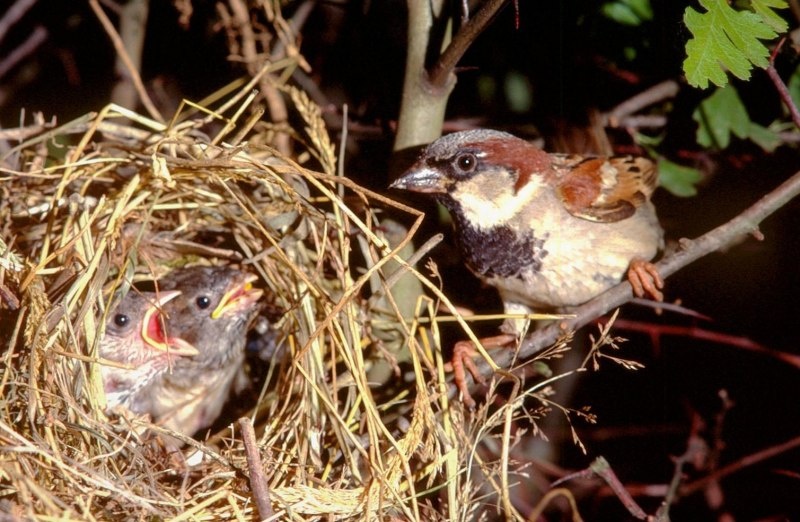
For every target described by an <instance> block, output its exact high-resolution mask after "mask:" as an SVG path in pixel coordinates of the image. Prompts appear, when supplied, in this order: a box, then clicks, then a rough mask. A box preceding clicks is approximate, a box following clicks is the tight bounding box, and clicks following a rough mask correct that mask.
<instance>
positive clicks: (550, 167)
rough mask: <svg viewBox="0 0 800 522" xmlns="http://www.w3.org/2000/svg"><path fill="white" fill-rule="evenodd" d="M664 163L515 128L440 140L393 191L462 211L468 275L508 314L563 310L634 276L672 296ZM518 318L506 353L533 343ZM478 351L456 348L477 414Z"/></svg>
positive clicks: (651, 290)
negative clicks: (543, 144) (659, 213)
mask: <svg viewBox="0 0 800 522" xmlns="http://www.w3.org/2000/svg"><path fill="white" fill-rule="evenodd" d="M657 181H658V175H657V172H656V169H655V165H654V164H653V163H652V162H651V161H650V160H647V159H645V158H640V157H633V156H614V157H586V156H578V155H565V154H549V153H547V152H544V151H542V150H541V149H539V148H536V147H534V146H533V145H531V144H529V143H528V142H526V141H524V140H521V139H519V138H517V137H515V136H512V135H511V134H507V133H505V132H500V131H495V130H488V129H479V130H471V131H464V132H457V133H454V134H450V135H447V136H444V137H442V138H440V139H438V140H436V141H435V142H433V143H432V144H430V145H429V146H428V147H427V148H426V149H425V150H424V151H423V153H422V155H421V156H420V158H419V160H418V161H417V162H416V163H415V164H414V165H413V166H412V167H411V168H410V169H409V171H408V172H406V173H405V174H404V175H403V176H402V177H401V178H399V179H398V180H396V181H395V182H394V183H392V185H391V187H392V188H399V189H404V190H410V191H414V192H422V193H428V194H432V195H433V196H434V197H435V198H436V200H437V201H439V202H440V203H441V204H442V205H444V206H445V207H446V208H447V209H448V210H449V211H450V213H451V214H452V216H453V220H454V222H455V229H456V241H457V244H458V247H459V250H460V252H461V254H462V256H463V257H464V260H465V261H466V264H467V266H468V267H469V269H470V270H471V271H472V272H473V273H474V274H475V275H476V276H478V277H479V278H480V279H481V280H482V281H483V282H485V283H486V284H488V285H490V286H493V287H495V288H496V289H497V290H498V292H499V293H500V297H501V299H502V301H503V305H504V309H505V312H506V313H507V314H530V313H531V312H532V311H533V310H537V311H538V312H546V311H563V310H565V309H568V308H569V307H573V306H577V305H580V304H583V303H585V302H586V301H588V300H590V299H592V298H593V297H595V296H597V295H599V294H601V293H603V292H604V291H606V290H608V289H609V288H611V287H612V286H614V285H616V284H617V283H619V282H620V281H621V280H622V278H623V277H624V276H625V273H626V271H627V272H628V278H629V280H630V282H631V285H632V286H633V290H634V293H635V294H636V295H637V296H640V297H641V296H642V295H644V293H645V292H647V293H648V294H650V295H652V296H653V297H654V298H656V299H658V300H661V299H663V295H662V294H661V292H660V291H659V289H661V288H663V281H662V280H661V277H660V276H659V274H658V272H657V270H656V269H655V266H653V265H652V264H650V263H648V261H649V260H651V259H652V258H653V257H655V255H656V254H657V253H658V251H659V249H660V248H662V246H663V231H662V229H661V226H660V225H659V223H658V218H657V217H656V212H655V208H654V206H653V204H652V203H651V202H650V196H651V195H652V193H653V191H654V190H655V188H656V184H657ZM525 328H526V323H525V322H524V321H520V320H507V321H506V322H505V323H504V324H503V326H502V328H501V329H502V331H503V332H504V335H501V336H497V337H492V338H489V339H488V340H487V342H485V343H483V344H484V346H487V344H488V346H487V347H489V346H500V345H505V344H508V343H510V342H513V341H514V340H516V339H517V338H518V337H519V336H521V335H523V333H524V330H525ZM467 346H469V348H473V347H472V343H459V344H457V346H456V350H455V352H456V353H455V354H454V359H453V369H454V373H455V380H456V384H457V385H458V387H459V389H460V390H461V392H462V395H463V398H464V403H465V404H466V405H468V406H470V407H471V406H474V401H473V400H472V399H471V397H470V396H469V392H468V389H467V386H466V382H465V374H464V368H463V365H466V366H467V369H468V370H469V371H470V373H472V374H473V376H474V377H475V378H476V379H477V380H481V379H480V376H479V374H478V372H477V368H476V367H475V365H474V363H473V362H472V361H471V358H469V357H464V352H470V351H471V350H470V349H469V348H466V347H467Z"/></svg>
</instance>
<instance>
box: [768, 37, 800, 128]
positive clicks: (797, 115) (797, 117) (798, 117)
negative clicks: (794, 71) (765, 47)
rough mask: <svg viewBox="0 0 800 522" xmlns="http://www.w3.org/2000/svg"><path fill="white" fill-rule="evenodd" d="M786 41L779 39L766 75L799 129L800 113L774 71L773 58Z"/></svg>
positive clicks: (784, 38) (770, 58)
mask: <svg viewBox="0 0 800 522" xmlns="http://www.w3.org/2000/svg"><path fill="white" fill-rule="evenodd" d="M785 41H786V37H785V36H784V37H783V38H781V41H780V42H778V45H776V46H775V49H773V50H772V54H771V55H770V57H769V66H768V67H767V75H768V76H769V79H770V80H772V83H773V84H774V85H775V89H776V90H777V91H778V95H779V96H780V97H781V101H783V104H784V105H786V108H787V109H789V113H790V114H791V115H792V121H793V122H794V124H795V126H797V127H798V128H800V111H798V110H797V106H796V105H795V104H794V101H793V100H792V95H791V94H790V93H789V89H788V88H787V87H786V84H785V83H783V80H781V77H780V75H779V74H778V71H776V70H775V57H776V56H777V55H778V53H779V52H780V50H781V47H783V42H785Z"/></svg>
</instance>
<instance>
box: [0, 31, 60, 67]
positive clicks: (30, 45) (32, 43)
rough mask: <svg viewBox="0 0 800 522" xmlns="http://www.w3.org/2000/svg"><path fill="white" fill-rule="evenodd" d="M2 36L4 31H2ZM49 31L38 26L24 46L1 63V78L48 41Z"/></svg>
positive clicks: (23, 43) (17, 48)
mask: <svg viewBox="0 0 800 522" xmlns="http://www.w3.org/2000/svg"><path fill="white" fill-rule="evenodd" d="M0 34H2V31H0ZM47 36H48V34H47V29H45V28H44V27H42V26H41V25H37V26H36V29H34V30H33V32H32V33H31V34H30V35H29V36H28V38H26V39H25V41H24V42H22V44H20V45H18V46H17V47H16V49H14V50H13V51H12V52H11V53H10V54H9V55H8V56H6V57H5V58H4V59H3V60H2V61H0V78H2V77H3V76H5V75H6V73H7V72H8V71H10V70H11V69H13V68H14V67H15V66H16V65H17V64H18V63H19V62H21V61H22V59H23V58H25V57H26V56H28V55H31V54H33V52H34V51H35V50H36V49H38V48H39V46H40V45H42V43H43V42H44V41H45V40H46V39H47Z"/></svg>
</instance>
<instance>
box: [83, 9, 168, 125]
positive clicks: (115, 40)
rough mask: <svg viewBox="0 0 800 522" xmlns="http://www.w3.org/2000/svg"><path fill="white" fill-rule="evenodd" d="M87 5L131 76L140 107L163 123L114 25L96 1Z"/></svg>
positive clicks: (162, 118)
mask: <svg viewBox="0 0 800 522" xmlns="http://www.w3.org/2000/svg"><path fill="white" fill-rule="evenodd" d="M89 5H90V6H91V8H92V11H94V14H95V16H97V19H98V20H100V23H101V24H102V26H103V29H105V31H106V34H107V35H108V37H109V38H110V39H111V43H112V44H114V50H115V51H116V52H117V56H118V57H119V59H120V60H122V62H123V63H124V64H125V67H126V68H127V69H128V74H130V75H131V82H133V85H134V86H135V87H136V92H137V93H138V94H139V100H141V102H142V105H144V108H145V109H146V110H147V113H148V114H149V115H150V117H152V118H153V119H154V120H156V121H161V122H163V121H164V117H163V116H162V115H161V112H160V111H159V110H158V108H156V105H155V104H154V103H153V100H151V99H150V95H149V94H147V89H145V87H144V83H143V82H142V77H141V76H140V75H139V71H138V69H137V68H136V67H135V66H134V65H133V61H132V60H131V57H130V56H129V55H128V51H127V50H126V49H125V44H124V43H123V42H122V38H120V35H119V33H118V32H117V29H116V28H115V27H114V24H112V23H111V20H109V19H108V16H106V13H105V11H103V8H102V7H101V6H100V4H99V3H98V1H97V0H89Z"/></svg>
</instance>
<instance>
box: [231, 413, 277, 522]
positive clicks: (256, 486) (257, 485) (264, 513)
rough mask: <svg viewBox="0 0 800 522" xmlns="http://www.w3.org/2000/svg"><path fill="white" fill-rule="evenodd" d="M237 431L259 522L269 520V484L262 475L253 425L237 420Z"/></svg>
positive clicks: (262, 469)
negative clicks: (240, 435) (244, 454)
mask: <svg viewBox="0 0 800 522" xmlns="http://www.w3.org/2000/svg"><path fill="white" fill-rule="evenodd" d="M239 429H240V430H242V441H243V442H244V450H245V453H246V454H247V467H248V469H249V470H250V489H251V490H252V492H253V497H255V499H256V507H258V516H259V520H264V519H267V518H271V517H272V516H273V515H274V513H273V511H272V502H271V501H270V498H269V484H268V483H267V477H266V476H265V475H264V468H263V467H262V465H261V456H260V455H259V454H258V443H257V442H256V434H255V432H254V431H253V424H252V423H251V422H250V419H248V418H247V417H242V418H241V419H239Z"/></svg>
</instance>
